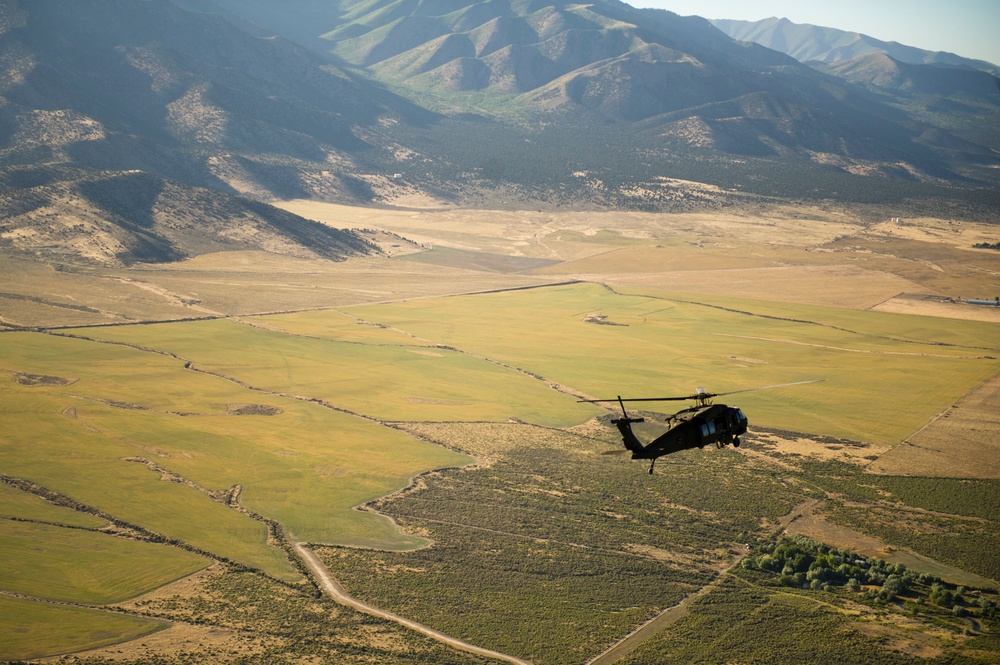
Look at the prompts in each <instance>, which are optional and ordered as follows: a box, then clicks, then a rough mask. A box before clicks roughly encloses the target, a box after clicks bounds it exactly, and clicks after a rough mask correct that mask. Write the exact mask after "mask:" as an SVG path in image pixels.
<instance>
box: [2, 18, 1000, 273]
mask: <svg viewBox="0 0 1000 665" xmlns="http://www.w3.org/2000/svg"><path fill="white" fill-rule="evenodd" d="M745 38H746V36H743V37H741V39H740V40H737V39H733V38H732V37H731V36H729V35H727V34H725V33H724V32H723V31H722V30H720V29H718V27H716V26H715V25H713V24H712V23H710V22H709V21H707V20H704V19H701V18H698V17H681V16H678V15H676V14H673V13H670V12H667V11H663V10H639V9H635V8H633V7H631V6H629V5H627V4H625V3H622V2H618V1H617V0H596V1H594V2H591V3H588V4H580V3H575V2H560V1H555V0H502V1H501V0H339V1H335V0H287V1H286V2H283V3H281V4H280V6H279V5H277V4H276V3H273V2H269V1H267V0H160V1H154V0H0V71H2V72H3V74H2V76H0V213H2V214H3V220H4V221H3V222H0V243H2V244H3V245H6V246H7V247H9V248H12V249H15V250H17V251H23V252H29V253H35V254H39V255H45V256H48V255H62V256H69V257H75V258H76V259H79V260H101V261H105V262H121V263H130V262H135V261H140V260H143V261H163V260H174V259H176V258H178V257H181V256H190V255H194V254H197V253H199V252H203V251H212V249H213V248H218V247H220V246H223V245H225V244H226V243H233V242H236V241H235V240H234V239H235V238H242V239H243V240H241V242H242V241H247V242H249V239H250V238H251V237H253V238H257V239H258V240H259V241H260V243H261V248H268V251H281V252H293V253H299V254H309V253H310V252H312V253H315V254H317V255H320V256H327V257H333V256H347V255H350V254H351V253H354V252H364V251H371V246H370V245H368V244H367V243H366V242H364V241H363V240H362V239H361V238H360V237H359V236H353V237H352V236H351V234H350V232H344V231H337V232H336V233H334V232H333V230H329V229H327V230H326V231H323V230H321V229H319V228H317V227H315V226H313V225H312V224H311V223H309V222H307V221H306V220H302V219H301V218H296V217H295V216H293V215H289V214H288V213H282V212H281V211H278V210H277V209H275V208H272V207H271V206H268V205H266V202H267V201H274V200H278V199H290V198H315V199H321V200H327V201H334V202H340V203H350V204H371V203H393V202H394V201H400V200H412V199H413V197H414V196H419V197H422V198H423V199H424V200H426V201H428V202H431V203H432V204H435V205H447V204H456V203H457V204H462V205H505V206H521V205H532V206H543V205H553V206H554V205H572V206H575V207H606V206H619V207H620V206H625V207H633V208H640V209H678V208H684V207H685V206H690V205H695V203H693V199H692V198H691V196H690V194H691V193H690V192H688V191H685V190H684V188H683V187H680V188H679V187H678V186H677V185H676V183H677V182H678V181H683V180H693V181H698V182H701V183H706V184H710V185H713V186H715V187H716V188H717V191H718V192H720V193H719V194H718V195H717V196H716V197H715V199H714V200H713V201H712V202H710V203H711V204H714V205H733V204H739V203H741V202H747V201H751V200H753V201H758V200H771V199H775V198H780V199H788V198H792V199H803V198H806V199H834V200H840V201H843V202H847V203H851V202H854V203H892V204H894V205H895V204H900V203H903V202H907V201H910V202H912V201H914V200H924V201H929V200H939V199H942V197H944V198H948V199H956V198H957V199H959V200H960V202H961V203H962V204H963V205H966V206H969V207H971V208H974V207H976V206H979V207H980V208H981V209H987V210H989V209H993V210H995V209H996V207H995V205H994V204H995V203H996V201H995V199H996V194H995V192H996V184H997V174H998V173H1000V169H998V168H997V167H998V166H1000V152H998V151H1000V129H997V128H998V127H1000V123H998V122H997V120H998V114H1000V87H998V86H997V83H998V79H997V78H996V77H995V76H994V75H993V73H992V72H990V71H984V70H983V69H976V68H974V67H956V66H949V67H947V68H945V67H942V66H940V65H939V64H913V63H908V62H904V61H902V60H900V59H899V58H898V57H896V55H894V54H892V53H889V54H886V55H883V54H880V53H865V54H860V56H859V57H855V58H853V59H848V60H843V61H837V62H832V63H809V64H806V63H803V62H800V61H799V60H798V59H796V58H795V57H792V56H791V55H789V54H787V53H783V52H780V51H779V50H775V49H773V48H769V47H767V46H764V45H761V44H757V43H752V42H751V41H746V40H745ZM814 41H816V42H817V43H818V42H820V41H823V40H821V39H820V37H816V38H815V39H814ZM827 41H829V40H827ZM803 48H804V47H803ZM817 48H819V46H817ZM801 50H802V49H798V50H796V53H798V52H799V51H801ZM803 52H804V51H803ZM95 192H96V193H95ZM762 197H763V198H762ZM704 204H705V201H704V199H703V198H698V199H697V205H704ZM185 206H187V207H188V209H189V210H193V211H199V210H207V211H209V213H208V214H206V215H200V214H199V213H197V212H191V213H190V216H191V217H192V218H199V219H205V220H212V221H206V222H204V223H205V225H206V229H210V230H208V231H206V236H205V237H206V238H210V240H204V241H201V240H197V241H196V240H195V238H194V236H195V235H196V234H195V233H194V231H192V229H194V228H195V227H194V226H188V227H184V225H183V224H180V225H178V224H174V223H172V222H170V221H169V220H171V219H174V218H176V216H177V215H178V214H180V213H179V211H180V209H181V208H183V207H185ZM222 211H224V212H222ZM181 216H183V215H181ZM95 220H101V221H102V223H104V224H110V225H111V226H112V227H114V228H113V229H112V228H110V227H108V228H107V229H106V231H107V233H108V235H107V238H108V240H107V242H103V243H97V244H96V245H95V244H94V243H90V244H88V243H87V242H86V241H85V240H84V239H81V237H80V236H81V235H86V234H87V233H90V232H92V231H93V229H94V227H93V224H96V223H97V222H96V221H95ZM247 220H253V221H252V222H248V221H247ZM247 224H250V226H252V227H253V228H254V229H256V231H255V233H241V232H239V231H238V230H237V229H239V228H242V229H244V230H246V228H247ZM182 227H183V228H187V229H188V230H186V231H185V230H183V228H182ZM324 228H325V227H324ZM111 238H113V239H114V242H112V241H111V240H110V239H111ZM265 239H266V240H265ZM97 246H100V247H102V248H103V249H101V250H100V251H98V250H97V249H95V247H97ZM81 247H88V249H87V250H86V251H84V250H83V249H81ZM95 257H98V258H95Z"/></svg>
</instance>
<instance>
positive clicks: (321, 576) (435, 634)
mask: <svg viewBox="0 0 1000 665" xmlns="http://www.w3.org/2000/svg"><path fill="white" fill-rule="evenodd" d="M292 548H293V549H294V550H295V553H296V554H298V555H299V557H300V558H301V559H302V561H303V562H305V564H306V566H308V567H309V570H310V571H312V573H313V575H315V576H316V580H317V581H318V582H319V584H320V586H321V587H322V588H323V591H325V592H326V593H327V594H328V595H329V596H330V597H331V598H333V599H334V600H335V601H337V602H338V603H340V604H341V605H346V606H348V607H352V608H354V609H356V610H358V611H359V612H364V613H365V614H370V615H372V616H376V617H380V618H382V619H386V620H388V621H394V622H395V623H398V624H400V625H402V626H406V627H407V628H410V629H411V630H415V631H417V632H418V633H423V634H424V635H426V636H428V637H430V638H432V639H435V640H438V641H439V642H443V643H444V644H447V645H448V646H450V647H453V648H455V649H459V650H461V651H467V652H469V653H474V654H476V655H477V656H485V657H486V658H493V659H496V660H504V661H507V662H508V663H514V665H531V662H530V661H527V660H521V659H520V658H516V657H514V656H508V655H507V654H503V653H498V652H496V651H490V650H489V649H484V648H483V647H477V646H476V645H475V644H469V643H468V642H463V641H462V640H459V639H457V638H454V637H450V636H448V635H445V634H444V633H442V632H440V631H437V630H434V629H433V628H430V627H428V626H425V625H423V624H421V623H417V622H416V621H413V620H411V619H407V618H406V617H401V616H399V615H398V614H393V613H392V612H386V611H385V610H380V609H379V608H377V607H373V606H372V605H369V604H368V603H363V602H361V601H360V600H358V599H356V598H353V597H351V596H350V595H348V593H347V591H346V590H345V589H344V587H342V586H340V583H339V582H337V580H336V579H334V578H333V576H332V575H331V574H330V571H329V570H327V568H326V566H325V565H324V564H323V562H322V561H320V560H319V557H318V556H316V553H315V552H313V551H312V550H310V549H309V548H307V547H306V546H305V545H303V544H302V543H292Z"/></svg>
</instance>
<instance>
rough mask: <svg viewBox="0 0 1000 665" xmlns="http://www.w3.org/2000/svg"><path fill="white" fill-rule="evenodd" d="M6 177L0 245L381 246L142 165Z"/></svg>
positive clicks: (196, 250) (48, 254) (75, 250)
mask: <svg viewBox="0 0 1000 665" xmlns="http://www.w3.org/2000/svg"><path fill="white" fill-rule="evenodd" d="M4 181H5V182H4V184H6V185H7V187H5V188H4V189H5V190H6V192H5V193H0V248H5V249H7V250H8V251H9V250H13V251H16V252H18V253H21V254H28V255H33V256H36V257H39V258H41V259H45V260H52V261H59V262H73V263H93V264H100V265H113V266H121V265H130V264H133V263H138V262H144V263H164V262H170V261H178V260H181V259H184V258H187V257H191V256H197V255H199V254H203V253H207V252H218V251H226V250H245V249H257V250H261V251H265V252H270V253H275V254H283V255H288V256H298V257H303V258H324V259H330V260H341V259H343V258H346V257H349V256H355V255H359V254H368V253H372V252H374V251H376V250H375V247H374V246H372V245H370V244H369V243H368V242H366V241H365V240H363V239H362V238H361V237H360V236H358V235H357V234H355V233H351V232H347V231H341V230H337V229H332V228H330V227H327V226H324V225H322V224H318V223H316V222H312V221H310V220H307V219H303V218H301V217H298V216H297V215H293V214H291V213H288V212H285V211H283V210H279V209H277V208H274V207H273V206H270V205H267V204H265V203H260V202H257V201H251V200H248V199H246V198H242V197H237V196H232V195H229V194H223V193H221V192H217V191H214V190H210V189H205V188H199V187H190V186H187V185H181V184H179V183H176V182H172V181H168V180H163V179H162V178H158V177H156V176H153V175H150V174H147V173H142V172H141V171H132V172H121V171H117V172H102V171H93V170H87V171H81V170H76V169H66V168H61V169H37V168H34V169H33V168H24V169H9V170H7V171H6V172H5V174H4ZM12 181H17V184H19V185H21V186H20V187H12V186H11V185H12V184H14V183H13V182H12Z"/></svg>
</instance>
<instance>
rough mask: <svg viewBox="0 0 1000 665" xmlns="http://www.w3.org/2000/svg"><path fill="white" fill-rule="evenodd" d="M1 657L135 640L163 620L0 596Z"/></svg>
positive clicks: (32, 655) (163, 625) (33, 655)
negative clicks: (0, 624)
mask: <svg viewBox="0 0 1000 665" xmlns="http://www.w3.org/2000/svg"><path fill="white" fill-rule="evenodd" d="M0 617H2V629H0V659H3V660H16V661H20V660H23V659H30V658H43V657H45V656H53V655H58V654H63V653H67V652H73V651H83V650H85V649H96V648H97V647H102V646H107V645H109V644H116V643H118V642H125V641H128V640H134V639H136V638H139V637H142V636H144V635H149V634H150V633H153V632H156V631H158V630H162V629H164V628H166V627H167V625H168V624H167V623H166V622H164V621H156V620H151V619H143V618H139V617H132V616H126V615H122V614H112V613H109V612H101V611H99V610H89V609H84V608H81V607H69V606H65V605H46V604H44V603H37V602H33V601H30V600H21V599H18V598H6V597H4V596H0Z"/></svg>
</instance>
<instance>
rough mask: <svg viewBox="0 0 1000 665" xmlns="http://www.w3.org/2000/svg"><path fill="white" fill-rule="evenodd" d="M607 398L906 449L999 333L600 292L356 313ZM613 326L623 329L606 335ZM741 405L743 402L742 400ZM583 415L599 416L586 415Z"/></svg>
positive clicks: (969, 381)
mask: <svg viewBox="0 0 1000 665" xmlns="http://www.w3.org/2000/svg"><path fill="white" fill-rule="evenodd" d="M347 311H349V312H350V313H351V314H354V315H357V316H359V317H361V318H363V319H365V320H368V321H372V322H374V323H378V324H383V325H389V326H392V327H394V328H399V329H402V330H406V331H407V332H409V333H411V334H413V335H417V336H419V337H421V338H424V339H429V340H433V341H435V342H437V343H439V344H444V345H448V346H455V347H457V348H461V349H463V350H466V351H469V352H471V353H475V354H481V355H485V356H489V357H490V358H493V359H495V360H499V361H502V362H504V363H508V364H510V365H513V366H516V367H520V368H523V369H526V370H528V371H530V372H533V373H536V374H538V375H541V376H542V377H544V378H545V379H547V380H552V381H558V382H560V383H563V384H566V385H569V386H572V387H574V388H576V389H579V390H583V391H585V392H587V393H589V394H591V395H594V396H596V397H602V398H607V397H612V398H613V397H614V396H616V395H623V396H625V397H654V396H662V395H685V394H692V393H693V392H694V389H695V387H697V386H704V387H706V388H707V389H709V390H710V391H713V392H725V391H730V390H742V389H745V388H753V387H757V386H767V385H774V384H780V383H791V382H797V381H808V380H813V379H822V380H823V383H818V384H815V385H807V386H797V387H794V388H788V389H782V390H773V391H766V392H759V393H748V394H745V395H740V396H739V398H738V404H739V406H740V407H741V408H743V410H744V411H745V412H746V413H747V415H748V417H749V418H750V422H751V424H756V425H761V426H766V427H777V428H783V429H790V430H795V431H800V432H809V433H814V434H824V435H829V436H837V437H843V438H848V439H853V440H859V441H869V442H875V443H889V444H893V443H898V442H899V441H900V440H902V439H903V438H904V437H906V436H907V435H909V434H910V433H912V432H913V431H914V430H916V429H917V428H919V427H920V426H921V425H923V424H924V423H925V422H927V420H928V419H930V418H932V417H933V416H935V415H936V414H938V413H939V412H940V411H941V410H942V409H943V408H945V407H947V406H949V405H951V404H953V403H954V401H955V400H957V399H958V398H959V397H961V396H962V395H964V394H966V393H967V392H968V391H969V390H970V389H972V388H973V387H975V386H976V385H978V384H979V383H980V382H982V381H984V380H985V379H986V378H988V377H990V376H993V375H994V374H996V373H997V371H1000V359H998V358H997V357H996V356H997V355H1000V338H998V337H997V336H996V334H995V327H994V326H992V325H991V324H987V323H976V322H965V321H953V320H944V319H932V318H925V317H909V316H901V315H894V314H882V313H877V312H858V311H854V310H846V309H837V308H830V307H815V306H804V305H791V304H774V303H763V302H759V301H747V300H738V299H724V298H718V297H708V296H697V297H695V296H690V295H687V296H681V295H677V294H674V295H670V294H662V293H647V294H643V293H635V294H631V295H618V294H615V293H613V292H611V291H610V290H608V289H605V288H603V287H600V286H596V285H574V286H565V287H554V288H550V289H536V290H531V291H520V292H508V293H496V294H483V295H476V296H465V297H456V298H447V299H438V300H424V301H417V302H409V303H399V304H392V305H380V306H368V307H357V308H350V309H349V310H347ZM593 313H600V314H603V315H604V316H606V317H607V318H606V321H607V322H609V323H612V324H619V325H595V324H593V323H589V322H587V321H586V318H587V317H588V315H590V314H593ZM736 399H737V398H733V401H735V400H736ZM578 408H579V409H580V412H579V416H580V417H585V416H586V415H587V414H588V413H589V412H587V411H585V410H584V409H583V407H582V406H581V407H578Z"/></svg>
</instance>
